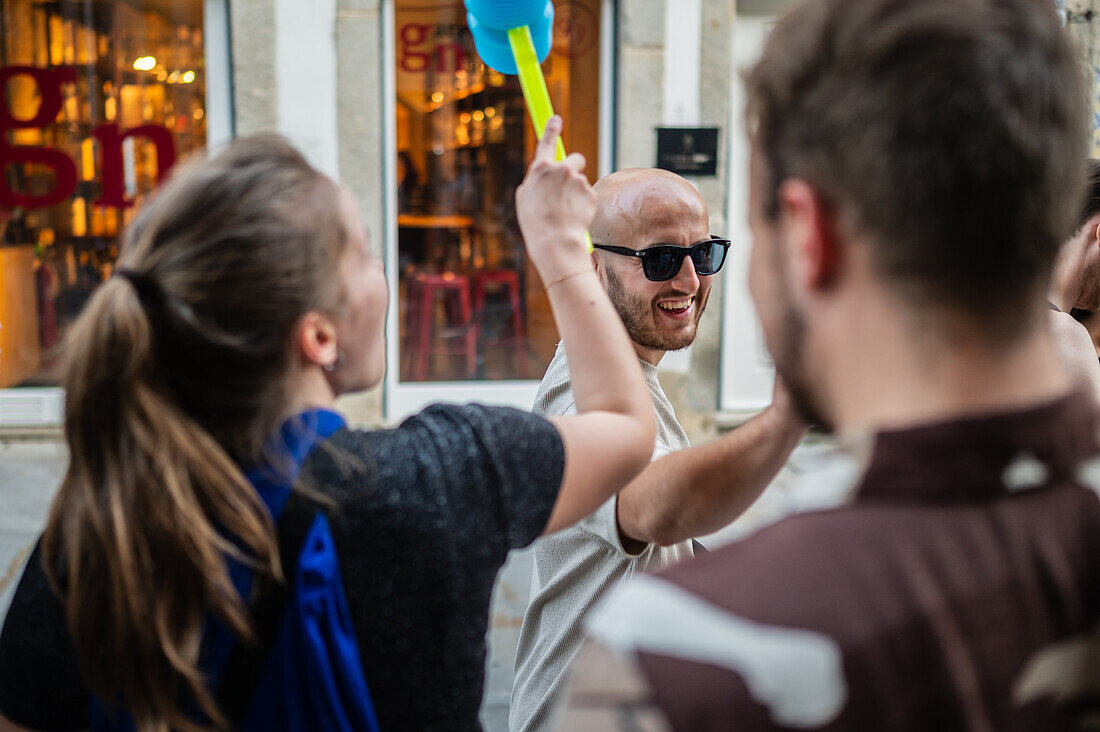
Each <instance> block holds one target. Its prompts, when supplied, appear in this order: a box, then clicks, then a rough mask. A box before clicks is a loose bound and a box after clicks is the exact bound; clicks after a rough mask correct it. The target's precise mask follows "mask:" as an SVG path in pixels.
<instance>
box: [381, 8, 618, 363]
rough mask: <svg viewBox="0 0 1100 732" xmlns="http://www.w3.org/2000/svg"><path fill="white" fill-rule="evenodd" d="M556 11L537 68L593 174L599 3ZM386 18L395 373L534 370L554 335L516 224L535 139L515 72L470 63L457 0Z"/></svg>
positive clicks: (545, 359)
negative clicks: (392, 95)
mask: <svg viewBox="0 0 1100 732" xmlns="http://www.w3.org/2000/svg"><path fill="white" fill-rule="evenodd" d="M555 7H556V11H557V17H556V22H555V43H554V49H553V51H552V53H551V55H550V57H549V58H548V59H547V60H546V62H545V63H544V71H545V72H546V76H547V84H548V86H549V88H550V94H551V96H552V98H553V99H554V103H555V105H556V107H557V110H558V111H559V113H561V114H563V116H565V119H566V122H567V124H566V139H565V142H566V146H567V147H568V148H569V149H570V150H576V151H578V152H582V153H584V154H585V155H586V156H587V158H588V160H589V161H590V168H591V170H590V171H589V172H590V174H591V175H592V176H594V174H595V167H596V160H597V136H598V110H599V98H598V95H599V75H598V68H599V49H598V44H597V40H598V38H599V26H598V23H599V14H598V0H586V1H583V2H582V1H577V2H560V1H559V2H556V3H555ZM395 20H396V28H395V38H396V44H395V50H396V54H397V58H396V69H397V84H396V90H397V105H396V108H397V120H396V121H397V150H396V161H395V165H396V170H397V202H398V221H397V223H398V261H397V265H398V267H399V268H400V271H399V274H398V282H399V286H398V302H399V313H398V317H399V324H400V343H399V348H400V379H401V380H402V381H465V380H483V379H490V380H498V379H534V378H539V377H541V375H542V373H543V371H544V370H545V367H546V364H547V363H549V360H550V358H551V357H552V355H553V351H554V347H555V345H556V343H557V339H558V336H557V331H556V330H555V328H554V324H553V318H552V316H551V314H550V309H549V305H548V303H547V301H546V297H545V294H544V292H543V290H542V284H541V282H540V281H539V279H538V276H537V275H536V274H535V271H534V269H533V268H532V267H531V265H530V263H529V262H528V261H527V258H526V255H525V253H524V250H523V243H522V241H521V239H520V236H519V228H518V226H517V224H516V220H515V209H514V194H515V189H516V187H517V186H518V185H519V184H520V182H521V181H522V179H523V174H524V171H525V168H526V165H527V161H528V160H529V159H530V155H531V153H532V151H533V148H534V142H535V140H534V132H533V131H532V129H531V124H530V121H529V120H528V118H527V116H526V109H525V107H524V102H523V95H522V92H521V90H520V86H519V82H518V80H517V79H516V78H514V77H507V76H503V75H501V74H499V73H497V72H495V71H493V70H492V69H489V68H487V67H486V66H485V65H484V64H483V63H481V60H480V59H479V58H478V56H477V53H476V51H475V50H474V44H473V40H472V38H471V37H470V33H469V30H468V29H467V27H466V22H465V10H464V8H463V5H462V2H461V1H460V0H458V1H455V2H439V1H438V0H398V2H397V3H396V14H395Z"/></svg>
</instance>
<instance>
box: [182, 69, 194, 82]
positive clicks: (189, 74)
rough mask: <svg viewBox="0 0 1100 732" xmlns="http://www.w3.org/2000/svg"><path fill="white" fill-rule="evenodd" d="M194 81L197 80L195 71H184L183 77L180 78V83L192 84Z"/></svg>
mask: <svg viewBox="0 0 1100 732" xmlns="http://www.w3.org/2000/svg"><path fill="white" fill-rule="evenodd" d="M194 80H195V72H194V71H184V72H183V75H182V76H180V81H182V82H183V83H184V84H190V83H191V82H193V81H194Z"/></svg>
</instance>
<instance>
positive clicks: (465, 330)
mask: <svg viewBox="0 0 1100 732" xmlns="http://www.w3.org/2000/svg"><path fill="white" fill-rule="evenodd" d="M469 287H470V281H469V279H468V278H466V277H464V276H463V275H459V274H453V273H451V272H445V273H443V274H428V273H426V272H417V273H416V274H414V275H412V277H411V278H410V280H409V302H410V304H411V305H412V307H410V308H409V311H408V314H407V317H408V319H409V323H408V326H407V329H408V340H409V343H410V345H413V346H415V348H416V353H415V354H414V355H413V376H414V378H415V380H416V381H426V380H427V379H428V357H429V356H430V354H431V353H432V339H433V337H434V338H436V339H438V340H444V339H447V340H451V339H455V338H459V339H461V340H460V342H459V344H458V346H457V348H455V347H454V346H450V345H448V348H447V352H448V353H453V352H454V351H456V350H457V351H458V352H459V353H461V354H462V355H464V356H465V358H466V378H467V379H472V378H474V377H475V376H476V375H477V332H476V330H475V329H474V327H473V326H472V324H471V321H472V320H473V313H472V311H471V309H470V290H469ZM440 294H442V295H443V298H444V302H443V305H444V309H445V311H446V312H445V324H444V327H443V328H442V329H441V330H440V331H438V332H437V331H436V328H435V305H436V298H437V296H439V295H440Z"/></svg>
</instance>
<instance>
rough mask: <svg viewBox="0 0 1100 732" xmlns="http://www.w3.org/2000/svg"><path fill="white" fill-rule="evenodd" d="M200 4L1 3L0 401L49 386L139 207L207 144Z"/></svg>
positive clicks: (104, 0) (149, 0) (116, 0)
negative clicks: (7, 391)
mask: <svg viewBox="0 0 1100 732" xmlns="http://www.w3.org/2000/svg"><path fill="white" fill-rule="evenodd" d="M202 11H203V4H202V2H201V0H130V1H123V0H94V1H93V0H0V95H2V99H0V167H2V173H3V175H2V177H0V388H5V387H10V386H18V385H28V384H41V385H44V384H55V383H57V373H56V370H57V365H58V348H59V345H60V343H61V340H62V336H63V334H64V331H65V328H66V326H67V325H68V324H69V323H71V322H72V321H73V320H74V319H75V318H76V316H77V315H78V314H79V312H80V310H81V308H82V307H83V306H84V303H85V301H86V300H87V299H88V296H89V295H90V293H91V291H92V290H93V289H94V288H95V286H96V285H98V284H99V283H100V282H102V281H103V280H104V279H106V278H107V277H108V276H110V274H111V270H112V269H113V267H114V262H115V259H116V257H117V256H118V236H119V232H120V230H121V229H122V227H123V226H124V225H125V224H126V223H127V222H128V221H129V220H130V218H131V217H132V215H133V213H134V211H135V206H136V205H137V204H138V203H139V202H140V200H141V198H142V197H143V196H144V195H145V194H146V193H147V192H148V191H150V190H152V188H153V187H154V186H155V185H156V183H157V182H158V181H159V180H160V179H162V178H163V177H164V176H165V174H167V172H168V169H169V168H170V167H171V166H172V165H173V164H174V162H175V161H176V160H177V159H178V158H179V157H181V156H183V155H185V154H187V153H188V152H190V151H192V150H195V149H197V148H201V147H203V146H204V145H205V142H206V120H205V104H204V100H205V74H204V63H203V21H202Z"/></svg>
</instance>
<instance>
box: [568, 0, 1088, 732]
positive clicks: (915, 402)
mask: <svg viewBox="0 0 1100 732" xmlns="http://www.w3.org/2000/svg"><path fill="white" fill-rule="evenodd" d="M747 86H748V102H749V104H748V109H749V115H750V117H749V121H750V130H752V140H751V142H752V148H753V154H752V163H751V183H750V217H751V223H752V227H753V232H754V237H755V245H754V248H753V254H752V262H751V265H750V288H751V290H752V294H753V298H754V300H755V302H756V305H757V308H758V310H759V312H760V317H761V320H762V323H763V326H764V332H765V336H766V338H767V343H768V346H769V350H770V351H771V353H772V354H773V355H774V358H775V362H776V368H777V370H778V372H779V373H780V374H781V375H782V377H783V378H784V380H785V381H786V383H787V385H788V387H789V388H790V390H791V392H792V394H793V396H794V398H795V401H796V402H797V403H798V405H799V407H800V408H801V410H802V411H803V413H804V414H805V415H806V417H807V419H809V420H810V421H813V422H817V423H821V424H825V425H829V426H832V427H833V428H835V430H836V431H837V432H838V435H839V437H840V440H841V442H842V444H843V445H844V446H845V449H844V450H843V451H842V452H841V453H840V454H839V455H838V456H837V457H836V461H835V462H834V463H833V464H832V465H831V466H830V468H829V469H828V470H825V471H823V472H822V473H820V474H818V475H817V476H816V477H815V478H812V479H814V480H816V481H817V482H818V483H819V484H820V488H821V490H822V491H823V492H824V491H830V492H831V493H832V494H833V495H835V496H836V497H837V499H838V500H837V505H836V506H835V507H833V508H822V509H819V510H816V511H813V512H809V513H804V514H801V515H798V516H795V517H793V518H790V519H787V520H785V521H781V522H779V523H778V524H775V525H774V526H772V527H769V528H767V529H764V530H762V531H760V532H758V533H757V534H755V535H754V536H752V537H750V538H749V539H747V540H745V541H741V542H739V543H736V544H733V545H730V546H728V547H726V548H724V549H721V550H719V551H716V552H714V553H711V554H709V555H707V556H705V557H702V558H700V559H697V560H696V561H695V562H692V563H687V564H683V565H679V566H678V567H676V568H674V569H673V570H671V571H669V572H668V573H667V574H665V575H663V576H657V577H638V578H635V579H634V580H632V581H631V582H630V583H628V584H627V585H625V586H624V587H623V588H621V589H620V591H619V592H617V593H616V594H615V595H614V596H612V598H611V599H610V601H609V602H608V603H607V604H606V605H605V606H603V607H602V608H601V609H598V610H597V612H596V613H595V614H594V616H593V619H592V622H591V625H590V632H591V637H592V639H593V641H591V642H590V645H588V646H586V647H585V648H584V649H582V651H581V657H580V658H579V660H578V664H577V669H576V673H575V677H574V680H573V688H572V691H571V709H570V710H569V712H570V716H569V718H568V719H567V722H566V725H565V726H566V728H567V729H600V728H603V729H636V728H644V729H660V728H662V726H666V725H671V727H673V728H675V729H682V730H693V731H697V730H728V729H736V730H760V729H829V730H891V731H892V732H897V731H899V730H937V731H938V732H942V731H943V730H1015V729H1019V730H1025V729H1026V730H1040V729H1041V730H1056V729H1070V728H1074V729H1077V728H1080V725H1081V724H1084V723H1085V721H1086V720H1089V721H1091V723H1092V724H1095V723H1096V719H1097V713H1098V711H1100V710H1098V700H1100V693H1098V692H1100V688H1098V686H1100V681H1098V676H1100V675H1098V674H1097V673H1096V665H1095V659H1096V658H1097V657H1098V654H1100V624H1098V619H1100V502H1098V500H1097V495H1096V493H1095V490H1096V483H1097V482H1098V480H1100V460H1098V458H1097V455H1098V453H1100V442H1098V440H1100V437H1098V427H1100V417H1098V413H1097V409H1096V407H1095V406H1094V402H1093V400H1092V399H1089V398H1086V397H1085V396H1084V394H1083V393H1079V392H1074V391H1073V390H1072V389H1071V384H1070V380H1069V378H1068V376H1067V375H1066V373H1065V370H1064V368H1063V367H1062V364H1061V363H1060V361H1059V359H1058V356H1057V350H1056V347H1055V345H1054V342H1053V336H1052V334H1051V331H1050V327H1049V320H1048V318H1047V308H1048V305H1047V303H1046V294H1047V288H1048V286H1049V282H1050V272H1051V266H1052V264H1053V262H1054V258H1055V256H1056V254H1057V253H1058V250H1059V247H1060V245H1061V242H1062V240H1063V238H1064V237H1065V232H1066V231H1069V230H1070V229H1071V227H1072V224H1073V216H1074V213H1075V211H1074V209H1075V208H1076V202H1077V195H1076V192H1077V191H1078V190H1079V189H1078V188H1077V186H1076V185H1075V182H1076V181H1079V180H1080V176H1081V161H1082V160H1083V159H1084V142H1085V130H1084V122H1085V119H1086V116H1085V114H1084V111H1083V94H1082V90H1081V78H1080V75H1079V71H1078V69H1077V66H1076V63H1075V61H1074V57H1073V54H1072V53H1071V50H1070V48H1069V46H1068V43H1067V40H1066V38H1065V36H1064V32H1063V30H1062V27H1061V24H1060V22H1059V20H1058V18H1057V16H1056V15H1055V12H1054V8H1053V5H1052V4H1051V3H1048V2H1045V1H1044V0H812V1H811V2H808V3H806V4H804V5H803V6H801V7H800V8H799V9H797V10H795V11H793V12H792V13H790V14H788V15H787V16H786V17H785V18H784V19H783V20H782V21H781V22H780V24H779V25H778V26H777V27H776V29H775V31H774V33H773V35H772V37H771V39H770V40H769V42H768V44H767V47H766V49H765V52H764V55H763V59H762V60H761V61H760V63H759V64H758V65H757V66H756V67H755V68H754V69H752V70H751V71H750V72H749V74H748V77H747Z"/></svg>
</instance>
